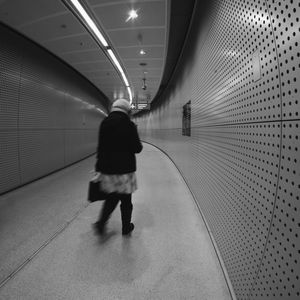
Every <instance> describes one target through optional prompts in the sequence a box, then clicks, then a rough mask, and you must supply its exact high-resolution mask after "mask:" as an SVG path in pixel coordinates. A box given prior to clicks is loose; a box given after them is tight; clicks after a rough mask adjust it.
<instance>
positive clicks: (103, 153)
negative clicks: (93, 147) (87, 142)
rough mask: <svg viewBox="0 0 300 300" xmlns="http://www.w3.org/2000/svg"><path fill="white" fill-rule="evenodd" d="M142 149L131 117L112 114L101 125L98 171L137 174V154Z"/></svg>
mask: <svg viewBox="0 0 300 300" xmlns="http://www.w3.org/2000/svg"><path fill="white" fill-rule="evenodd" d="M142 149H143V146H142V144H141V141H140V139H139V136H138V132H137V128H136V125H135V124H134V123H133V122H132V121H130V118H129V116H128V115H127V114H125V113H123V112H119V111H114V112H111V113H110V114H109V115H108V116H107V117H106V118H105V119H104V120H103V122H102V123H101V125H100V130H99V143H98V152H97V163H96V171H97V172H101V173H103V174H126V173H131V172H135V171H136V159H135V153H140V152H141V151H142Z"/></svg>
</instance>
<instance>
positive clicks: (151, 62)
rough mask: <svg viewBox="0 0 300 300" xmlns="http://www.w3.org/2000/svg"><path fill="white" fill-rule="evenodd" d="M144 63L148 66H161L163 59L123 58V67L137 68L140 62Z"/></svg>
mask: <svg viewBox="0 0 300 300" xmlns="http://www.w3.org/2000/svg"><path fill="white" fill-rule="evenodd" d="M141 62H142V63H146V64H147V66H148V67H149V68H162V67H163V63H164V61H163V59H147V58H146V59H126V60H123V63H124V66H125V68H138V67H140V63H141Z"/></svg>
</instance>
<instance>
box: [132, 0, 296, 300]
mask: <svg viewBox="0 0 300 300" xmlns="http://www.w3.org/2000/svg"><path fill="white" fill-rule="evenodd" d="M196 15H197V13H196ZM299 16H300V4H299V1H293V0H289V1H287V0H286V1H282V0H273V1H272V0H268V1H265V0H263V1H262V0H251V1H240V0H220V1H218V4H217V5H216V8H215V12H214V15H213V18H212V22H211V23H209V22H208V23H209V27H208V28H207V27H205V26H204V27H203V28H202V29H201V30H199V29H198V28H196V27H197V24H194V25H193V27H192V30H191V33H190V36H189V41H188V43H187V44H186V47H185V50H184V53H183V56H182V59H181V63H180V65H179V67H178V68H177V70H176V73H175V75H174V77H173V80H172V81H171V83H170V84H169V86H168V89H167V91H166V92H165V93H164V95H163V97H164V100H163V102H162V104H161V105H160V106H158V107H157V108H155V109H154V110H153V111H151V112H150V114H146V115H143V116H141V117H139V118H137V119H136V122H137V123H138V126H139V130H140V133H141V136H142V138H143V140H145V141H148V142H150V143H153V144H155V145H156V146H158V147H160V148H161V149H163V150H164V151H166V152H167V153H168V155H169V156H170V157H171V158H172V159H173V161H174V162H175V163H176V164H177V166H178V167H179V169H180V170H181V172H182V174H183V175H184V177H185V178H186V181H187V182H188V184H189V186H190V188H191V190H192V192H193V193H194V195H195V197H196V199H197V201H198V203H199V206H200V207H201V210H202V213H203V215H204V217H205V219H206V221H207V223H208V225H209V227H210V229H211V231H212V234H213V237H214V239H215V241H216V243H217V246H218V249H219V251H220V253H221V256H222V259H223V261H224V263H225V266H226V269H227V272H228V274H229V277H230V280H231V283H232V285H233V287H234V290H235V293H236V295H237V298H238V299H272V300H273V299H294V300H296V299H300V294H299V293H300V283H299V276H300V267H299V258H300V255H299V251H300V242H299V231H300V230H299V226H300V225H299V224H300V217H299V216H300V215H299V209H300V204H299V202H300V201H299V195H300V155H299V152H300V150H299V149H300V141H299V137H300V130H299V125H300V117H299V113H300V104H299V100H300V99H299V83H300V74H299V67H300V47H299V42H300V41H299V39H300V29H299V25H300V22H299ZM195 22H196V21H195ZM189 100H191V107H192V108H191V113H192V117H191V119H192V129H191V137H188V136H182V130H181V125H182V106H183V105H184V104H185V103H187V102H188V101H189ZM170 196H171V195H170Z"/></svg>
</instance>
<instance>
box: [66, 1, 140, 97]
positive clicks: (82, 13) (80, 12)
mask: <svg viewBox="0 0 300 300" xmlns="http://www.w3.org/2000/svg"><path fill="white" fill-rule="evenodd" d="M63 2H65V3H66V5H67V6H68V7H70V8H71V10H73V12H74V11H75V13H76V15H77V17H80V18H81V19H83V21H84V23H85V24H86V27H87V29H88V31H89V32H90V33H93V35H94V37H96V39H97V40H98V42H100V45H102V47H103V48H104V49H103V48H102V49H103V51H107V53H108V55H109V57H110V58H111V61H112V62H113V63H114V65H115V66H116V68H117V69H118V71H119V74H121V76H122V79H123V82H124V84H125V86H126V88H127V91H128V94H129V99H130V103H132V92H131V89H130V86H129V82H128V79H127V77H126V75H125V72H124V70H123V68H122V66H121V64H120V62H119V61H118V59H117V57H116V55H115V54H114V52H113V50H112V49H111V47H110V45H109V44H108V42H107V41H106V39H105V38H104V36H103V34H102V33H101V32H100V30H99V28H98V26H97V25H96V23H95V22H94V21H93V20H92V18H91V17H90V16H89V14H88V12H87V11H86V10H85V8H84V7H83V6H82V4H81V3H80V2H79V0H63ZM70 3H72V5H70ZM137 16H138V15H137V11H135V10H132V11H131V12H130V13H129V19H131V18H132V19H135V18H137ZM81 21H82V20H81Z"/></svg>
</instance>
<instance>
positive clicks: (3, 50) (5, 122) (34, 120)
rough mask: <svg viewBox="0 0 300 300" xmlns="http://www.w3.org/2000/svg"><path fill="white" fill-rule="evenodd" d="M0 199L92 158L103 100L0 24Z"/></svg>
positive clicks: (62, 66) (74, 74)
mask: <svg viewBox="0 0 300 300" xmlns="http://www.w3.org/2000/svg"><path fill="white" fill-rule="evenodd" d="M0 34H1V38H2V39H3V40H5V43H2V44H1V45H0V142H1V144H0V168H1V169H0V194H1V193H3V192H5V191H8V190H10V189H12V188H14V187H17V186H18V185H20V184H24V183H27V182H30V181H32V180H34V179H37V178H39V177H41V176H44V175H47V174H49V173H50V172H53V171H55V170H57V169H60V168H62V167H64V166H66V165H68V164H70V163H74V162H76V161H78V160H80V159H82V158H84V157H86V156H88V155H90V154H93V153H94V152H95V150H96V146H97V134H95V133H96V132H97V131H98V128H99V124H100V122H101V120H102V119H103V118H104V114H103V113H101V112H100V111H98V110H97V109H96V107H95V105H97V106H98V107H99V108H100V109H102V110H103V111H105V110H106V109H105V106H106V105H107V100H106V99H104V97H103V95H102V94H101V93H100V92H99V91H98V90H97V89H96V88H95V87H94V86H93V85H91V84H90V83H89V82H88V81H87V80H85V79H84V78H83V77H81V76H80V75H79V74H78V73H77V72H75V71H74V70H72V69H71V68H69V67H68V66H67V65H65V64H64V63H62V62H61V61H60V60H58V59H57V58H55V57H54V56H52V55H51V54H49V53H48V52H46V51H45V50H43V49H42V48H40V47H38V46H37V45H35V44H34V43H32V42H31V41H29V40H27V39H25V38H23V37H22V36H20V35H18V34H16V33H15V32H13V31H11V30H10V29H8V28H7V27H5V26H3V25H0Z"/></svg>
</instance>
